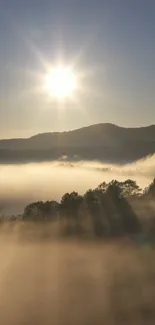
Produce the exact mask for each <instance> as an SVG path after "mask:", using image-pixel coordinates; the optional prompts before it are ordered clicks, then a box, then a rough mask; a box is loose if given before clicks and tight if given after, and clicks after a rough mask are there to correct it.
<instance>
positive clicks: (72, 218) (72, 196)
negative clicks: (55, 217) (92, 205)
mask: <svg viewBox="0 0 155 325" xmlns="http://www.w3.org/2000/svg"><path fill="white" fill-rule="evenodd" d="M82 202H83V197H82V196H81V195H79V194H78V193H77V192H71V193H66V194H64V195H63V197H62V199H61V205H60V209H61V212H62V214H63V216H65V218H66V219H67V220H68V230H69V232H74V233H75V232H77V231H78V228H79V210H80V207H81V204H82Z"/></svg>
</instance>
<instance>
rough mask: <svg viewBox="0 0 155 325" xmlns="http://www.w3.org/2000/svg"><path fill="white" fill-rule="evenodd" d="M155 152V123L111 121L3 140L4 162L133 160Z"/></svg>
mask: <svg viewBox="0 0 155 325" xmlns="http://www.w3.org/2000/svg"><path fill="white" fill-rule="evenodd" d="M154 153H155V125H149V126H144V127H137V128H125V127H120V126H117V125H115V124H111V123H100V124H93V125H90V126H86V127H82V128H79V129H76V130H70V131H63V132H46V133H40V134H36V135H34V136H31V137H29V138H14V139H1V140H0V162H3V161H4V162H8V161H9V162H10V161H11V162H12V160H13V161H16V160H17V161H21V162H23V161H24V162H27V161H31V160H32V161H40V160H41V161H44V160H53V159H59V158H60V157H61V156H63V155H64V154H65V155H66V156H67V157H68V159H70V160H71V159H74V157H75V156H78V157H79V159H91V160H92V159H93V160H94V159H96V160H106V161H108V162H109V161H110V162H122V161H123V162H124V161H133V160H137V159H140V158H143V157H145V156H146V155H150V154H154Z"/></svg>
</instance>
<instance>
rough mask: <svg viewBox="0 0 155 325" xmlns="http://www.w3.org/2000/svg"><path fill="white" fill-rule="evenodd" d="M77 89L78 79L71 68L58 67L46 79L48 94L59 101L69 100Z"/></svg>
mask: <svg viewBox="0 0 155 325" xmlns="http://www.w3.org/2000/svg"><path fill="white" fill-rule="evenodd" d="M76 88H77V77H76V74H75V72H74V71H73V69H72V68H70V67H65V66H58V67H55V68H53V69H51V70H50V72H49V73H47V75H46V77H45V89H46V92H47V93H48V94H49V95H50V96H52V97H55V98H57V99H60V100H61V99H65V98H69V97H71V96H72V95H73V93H74V91H75V90H76Z"/></svg>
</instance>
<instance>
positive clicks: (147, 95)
mask: <svg viewBox="0 0 155 325" xmlns="http://www.w3.org/2000/svg"><path fill="white" fill-rule="evenodd" d="M60 51H61V55H63V60H64V62H65V63H66V64H68V63H72V62H76V69H77V71H80V72H81V71H85V70H87V71H90V72H91V73H90V74H89V75H87V78H85V80H84V84H83V92H82V94H81V95H79V98H78V103H71V102H68V103H66V104H65V107H58V105H57V103H54V102H49V101H47V99H46V95H45V96H44V95H43V94H41V93H39V92H34V88H37V86H38V80H37V74H38V75H39V74H42V73H44V65H43V60H44V61H48V62H51V64H52V63H53V62H55V61H56V60H57V58H58V56H59V54H60ZM42 59H43V60H42ZM85 89H90V92H89V93H88V92H85ZM60 106H61V105H60ZM100 122H110V123H115V124H119V125H122V126H140V125H148V124H154V123H155V1H154V0H152V1H151V0H147V1H146V0H96V1H95V0H87V1H85V0H78V1H77V0H68V1H67V0H61V1H60V0H57V1H52V0H31V1H30V0H1V1H0V137H1V138H2V137H14V136H17V137H20V136H24V137H26V136H29V135H31V134H35V133H39V132H48V131H55V130H67V129H74V128H78V127H81V126H84V125H89V124H93V123H100Z"/></svg>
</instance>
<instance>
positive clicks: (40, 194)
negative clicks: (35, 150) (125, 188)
mask: <svg viewBox="0 0 155 325" xmlns="http://www.w3.org/2000/svg"><path fill="white" fill-rule="evenodd" d="M66 158H67V157H65V158H64V161H61V162H60V161H55V162H48V163H30V164H22V165H20V164H18V165H0V213H5V214H10V213H11V214H13V213H21V212H22V211H23V208H24V206H25V205H26V204H27V203H29V202H33V201H36V200H37V201H38V200H52V199H56V200H60V198H61V196H62V195H63V194H64V193H66V192H70V191H73V190H75V191H78V192H79V193H81V194H83V193H84V192H85V191H86V190H87V189H89V188H95V187H97V186H98V185H99V184H100V183H101V182H103V181H107V182H109V181H111V180H112V179H117V180H125V179H127V178H131V179H134V180H136V181H137V183H138V184H139V185H140V186H141V187H142V188H144V187H145V186H147V185H148V184H149V183H150V182H151V181H152V179H153V177H154V175H155V155H153V156H150V157H147V158H145V159H142V160H139V161H137V162H134V163H132V164H126V165H112V164H104V163H101V162H97V161H94V162H83V161H81V162H68V161H67V160H66Z"/></svg>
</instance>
